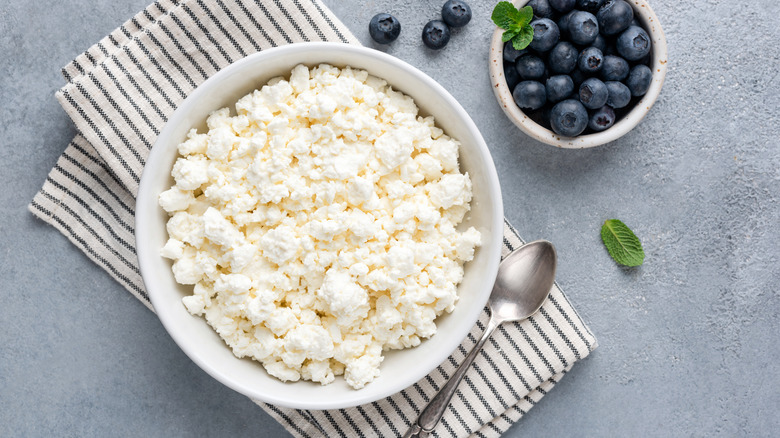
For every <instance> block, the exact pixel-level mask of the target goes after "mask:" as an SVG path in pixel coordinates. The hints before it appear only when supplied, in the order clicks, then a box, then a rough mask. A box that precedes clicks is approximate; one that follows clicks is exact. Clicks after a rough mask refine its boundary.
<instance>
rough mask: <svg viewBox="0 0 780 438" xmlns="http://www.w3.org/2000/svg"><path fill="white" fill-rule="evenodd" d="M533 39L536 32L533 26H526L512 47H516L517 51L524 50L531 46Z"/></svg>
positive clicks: (514, 40) (513, 41)
mask: <svg viewBox="0 0 780 438" xmlns="http://www.w3.org/2000/svg"><path fill="white" fill-rule="evenodd" d="M533 39H534V30H533V29H531V26H526V27H524V28H523V29H522V30H520V33H519V34H517V36H516V37H515V38H514V39H513V40H512V47H514V48H515V50H523V49H525V48H526V47H528V45H529V44H531V41H533Z"/></svg>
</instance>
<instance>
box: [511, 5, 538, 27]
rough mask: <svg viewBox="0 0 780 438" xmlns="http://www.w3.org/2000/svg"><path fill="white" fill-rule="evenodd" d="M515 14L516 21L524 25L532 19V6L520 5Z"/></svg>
mask: <svg viewBox="0 0 780 438" xmlns="http://www.w3.org/2000/svg"><path fill="white" fill-rule="evenodd" d="M515 16H516V17H517V23H518V24H520V26H525V25H526V24H528V23H530V22H531V20H533V19H534V8H532V7H530V6H525V7H522V8H520V10H519V11H517V14H516V15H515Z"/></svg>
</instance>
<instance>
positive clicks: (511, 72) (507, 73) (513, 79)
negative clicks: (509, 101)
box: [504, 62, 520, 90]
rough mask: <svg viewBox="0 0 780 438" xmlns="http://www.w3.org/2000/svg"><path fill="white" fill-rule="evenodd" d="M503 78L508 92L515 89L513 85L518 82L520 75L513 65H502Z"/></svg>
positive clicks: (506, 63)
mask: <svg viewBox="0 0 780 438" xmlns="http://www.w3.org/2000/svg"><path fill="white" fill-rule="evenodd" d="M504 78H506V85H507V86H508V87H509V89H510V90H514V89H515V85H517V83H518V82H520V74H519V73H517V69H516V68H515V64H514V63H508V62H505V63H504Z"/></svg>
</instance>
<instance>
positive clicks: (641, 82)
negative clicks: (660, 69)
mask: <svg viewBox="0 0 780 438" xmlns="http://www.w3.org/2000/svg"><path fill="white" fill-rule="evenodd" d="M652 81H653V72H652V71H651V70H650V67H648V66H646V65H635V66H633V67H631V71H630V72H629V73H628V79H626V85H627V86H628V89H629V90H631V95H632V96H644V95H645V93H647V89H648V88H650V83H651V82H652Z"/></svg>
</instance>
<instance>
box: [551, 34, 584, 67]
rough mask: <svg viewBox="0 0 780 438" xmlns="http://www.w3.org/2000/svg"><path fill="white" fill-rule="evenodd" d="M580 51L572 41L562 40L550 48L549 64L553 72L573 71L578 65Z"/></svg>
mask: <svg viewBox="0 0 780 438" xmlns="http://www.w3.org/2000/svg"><path fill="white" fill-rule="evenodd" d="M577 56H579V53H578V52H577V49H576V48H575V47H574V45H573V44H572V43H569V42H566V41H561V42H559V43H558V44H556V45H555V47H553V48H552V50H550V54H549V56H548V57H547V64H548V66H549V67H550V71H552V72H553V73H571V71H572V70H574V67H575V66H576V65H577Z"/></svg>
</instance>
